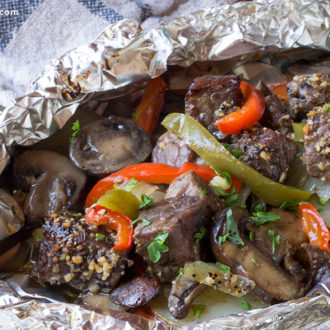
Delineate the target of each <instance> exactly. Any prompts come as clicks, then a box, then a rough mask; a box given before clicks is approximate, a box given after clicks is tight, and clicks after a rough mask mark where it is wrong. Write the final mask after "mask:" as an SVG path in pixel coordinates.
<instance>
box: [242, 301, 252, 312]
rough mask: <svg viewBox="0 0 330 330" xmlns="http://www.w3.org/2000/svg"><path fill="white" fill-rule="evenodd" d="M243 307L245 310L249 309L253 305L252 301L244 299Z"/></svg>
mask: <svg viewBox="0 0 330 330" xmlns="http://www.w3.org/2000/svg"><path fill="white" fill-rule="evenodd" d="M241 308H242V309H243V310H244V311H249V310H250V309H251V308H252V307H251V305H250V303H249V302H248V301H247V300H243V301H242V303H241Z"/></svg>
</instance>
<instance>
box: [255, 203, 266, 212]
mask: <svg viewBox="0 0 330 330" xmlns="http://www.w3.org/2000/svg"><path fill="white" fill-rule="evenodd" d="M252 211H253V212H265V211H266V204H265V203H258V204H256V205H255V206H254V207H253V209H252Z"/></svg>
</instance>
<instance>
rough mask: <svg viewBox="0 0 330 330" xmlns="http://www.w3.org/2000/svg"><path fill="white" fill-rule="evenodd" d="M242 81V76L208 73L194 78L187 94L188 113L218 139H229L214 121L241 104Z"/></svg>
mask: <svg viewBox="0 0 330 330" xmlns="http://www.w3.org/2000/svg"><path fill="white" fill-rule="evenodd" d="M240 82H241V78H240V77H239V76H236V75H227V76H212V75H206V76H201V77H198V78H196V79H194V81H193V82H192V84H191V85H190V88H189V91H188V93H187V95H186V100H185V107H186V114H187V115H189V116H191V117H193V118H194V119H196V120H197V121H198V122H200V123H201V124H202V125H203V126H204V127H206V128H207V129H208V130H209V131H210V132H211V133H212V134H213V135H214V136H215V137H216V138H217V139H218V140H220V141H225V140H227V139H228V136H227V135H225V134H223V133H221V131H219V130H218V129H217V128H216V127H215V126H214V125H213V123H214V122H215V121H216V120H217V119H219V118H221V117H223V116H225V115H226V114H228V113H230V112H233V111H235V110H237V109H238V107H240V106H241V103H242V100H243V95H242V92H241V89H240ZM229 137H230V136H229Z"/></svg>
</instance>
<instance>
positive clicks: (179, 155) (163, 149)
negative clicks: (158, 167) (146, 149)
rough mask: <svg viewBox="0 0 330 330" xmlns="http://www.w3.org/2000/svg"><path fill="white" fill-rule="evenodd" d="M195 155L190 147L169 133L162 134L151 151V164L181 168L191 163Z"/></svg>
mask: <svg viewBox="0 0 330 330" xmlns="http://www.w3.org/2000/svg"><path fill="white" fill-rule="evenodd" d="M196 156H197V155H196V154H195V152H194V151H192V150H191V149H190V147H189V146H188V145H187V144H186V143H185V142H184V141H183V140H181V139H180V138H179V137H178V136H177V135H176V134H174V133H173V132H171V131H168V132H166V133H165V134H163V135H162V136H161V137H160V138H159V139H158V140H157V144H156V146H155V147H154V149H153V151H152V162H153V163H162V164H167V165H171V166H181V165H182V164H184V163H187V162H193V161H194V160H195V159H196Z"/></svg>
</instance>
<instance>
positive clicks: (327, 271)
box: [303, 243, 330, 285]
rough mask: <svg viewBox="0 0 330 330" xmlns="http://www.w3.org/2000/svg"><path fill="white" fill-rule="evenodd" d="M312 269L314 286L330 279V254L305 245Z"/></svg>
mask: <svg viewBox="0 0 330 330" xmlns="http://www.w3.org/2000/svg"><path fill="white" fill-rule="evenodd" d="M303 248H304V249H305V251H306V253H307V256H308V259H309V264H310V268H311V270H312V279H313V281H312V285H315V284H317V283H319V282H322V281H325V280H326V279H327V278H329V277H330V253H329V252H327V251H321V250H320V249H319V248H318V247H316V246H312V245H309V244H307V243H306V244H304V245H303Z"/></svg>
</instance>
